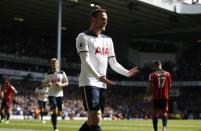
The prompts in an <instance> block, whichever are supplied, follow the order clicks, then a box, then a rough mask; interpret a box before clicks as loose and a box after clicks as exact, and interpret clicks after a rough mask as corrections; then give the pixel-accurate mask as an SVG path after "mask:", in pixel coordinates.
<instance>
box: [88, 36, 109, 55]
mask: <svg viewBox="0 0 201 131" xmlns="http://www.w3.org/2000/svg"><path fill="white" fill-rule="evenodd" d="M88 48H89V51H90V52H91V53H93V54H95V55H108V54H109V50H110V43H109V42H108V41H107V40H106V39H101V38H91V39H89V41H88Z"/></svg>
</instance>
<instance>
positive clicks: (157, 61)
mask: <svg viewBox="0 0 201 131" xmlns="http://www.w3.org/2000/svg"><path fill="white" fill-rule="evenodd" d="M161 64H162V63H161V61H160V60H153V65H161Z"/></svg>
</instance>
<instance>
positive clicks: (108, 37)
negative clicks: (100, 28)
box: [101, 34, 112, 39]
mask: <svg viewBox="0 0 201 131" xmlns="http://www.w3.org/2000/svg"><path fill="white" fill-rule="evenodd" d="M101 37H102V38H106V39H112V38H111V37H110V36H108V35H105V34H101Z"/></svg>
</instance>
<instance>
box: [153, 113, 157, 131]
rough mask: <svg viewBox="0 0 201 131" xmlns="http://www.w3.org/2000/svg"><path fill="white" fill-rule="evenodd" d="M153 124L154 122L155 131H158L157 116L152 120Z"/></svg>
mask: <svg viewBox="0 0 201 131" xmlns="http://www.w3.org/2000/svg"><path fill="white" fill-rule="evenodd" d="M152 122H153V127H154V131H158V126H157V125H158V117H157V116H154V117H153V118H152Z"/></svg>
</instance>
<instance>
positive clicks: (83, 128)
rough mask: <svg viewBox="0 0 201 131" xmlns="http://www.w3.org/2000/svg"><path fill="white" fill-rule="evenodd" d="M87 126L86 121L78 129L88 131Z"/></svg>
mask: <svg viewBox="0 0 201 131" xmlns="http://www.w3.org/2000/svg"><path fill="white" fill-rule="evenodd" d="M89 130H90V129H89V126H88V125H87V123H86V122H85V123H84V124H83V125H82V126H81V127H80V129H79V131H89Z"/></svg>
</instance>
